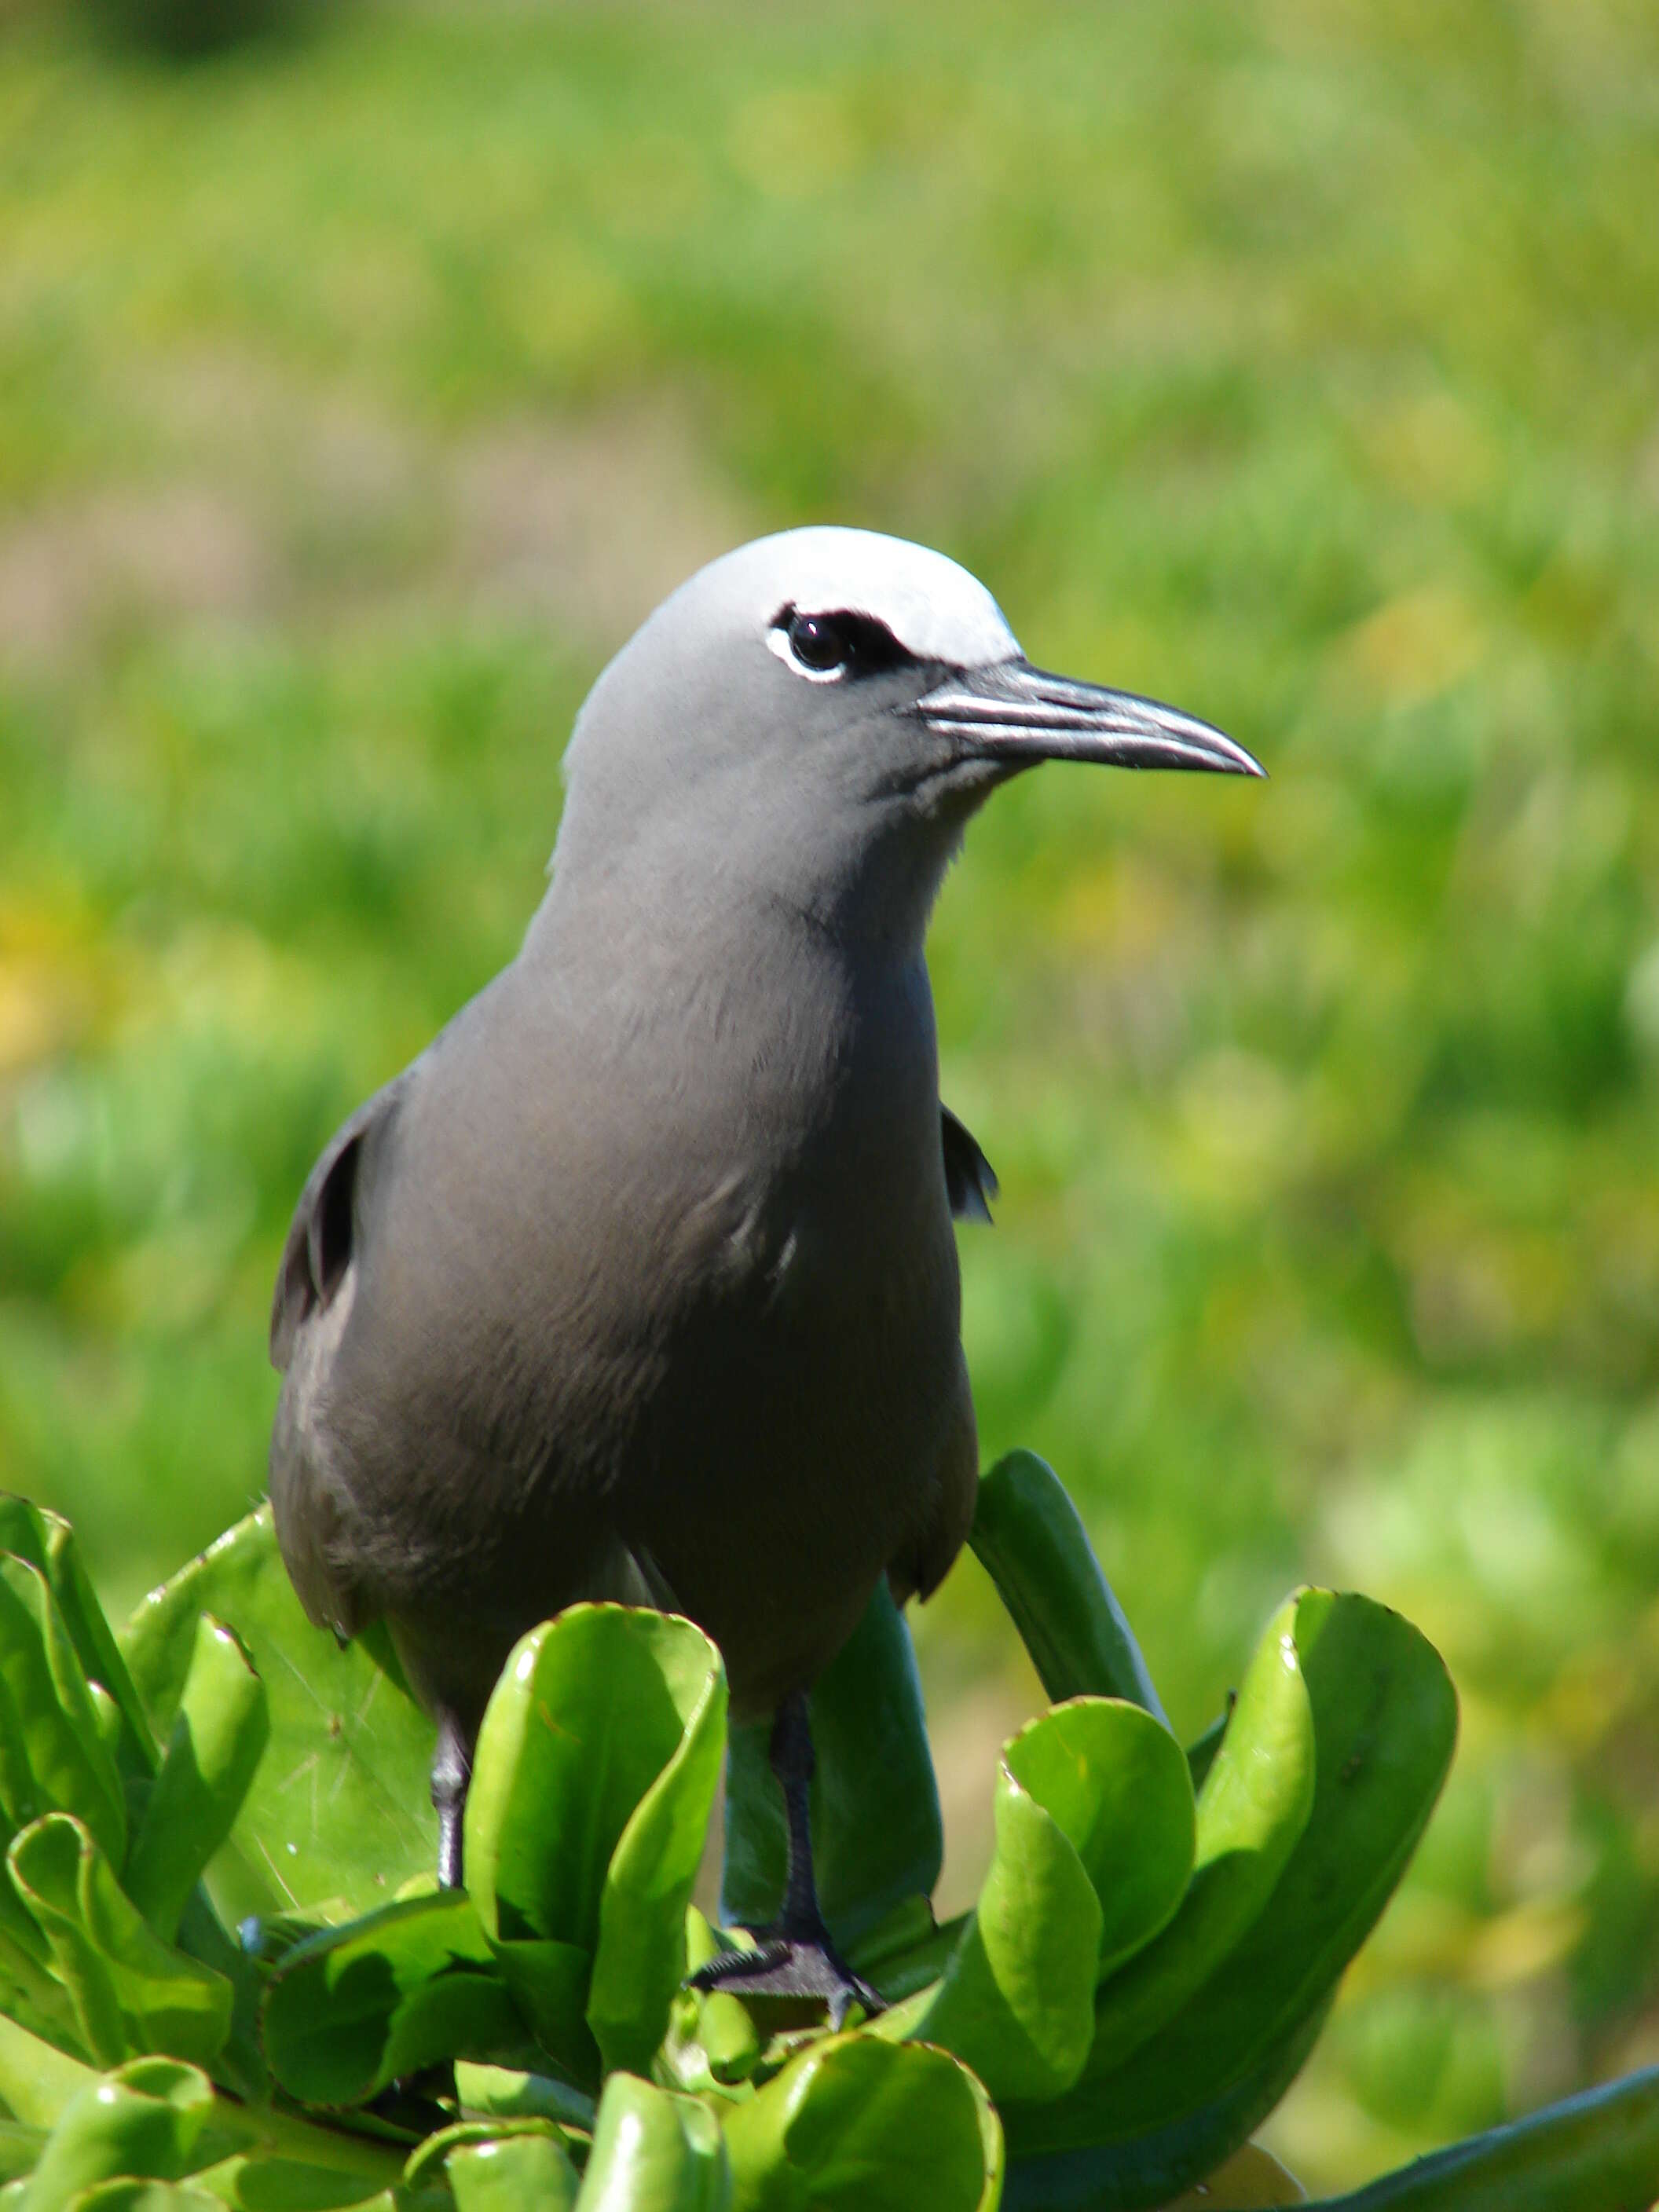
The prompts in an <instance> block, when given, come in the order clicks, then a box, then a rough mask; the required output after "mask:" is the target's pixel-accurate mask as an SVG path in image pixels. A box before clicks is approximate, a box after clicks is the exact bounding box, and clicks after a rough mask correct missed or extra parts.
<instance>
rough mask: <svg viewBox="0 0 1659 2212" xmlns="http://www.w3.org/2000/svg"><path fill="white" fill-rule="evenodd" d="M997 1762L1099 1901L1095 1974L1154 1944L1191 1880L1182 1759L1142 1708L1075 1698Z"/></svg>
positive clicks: (1190, 1829) (1189, 1804)
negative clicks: (1060, 1839)
mask: <svg viewBox="0 0 1659 2212" xmlns="http://www.w3.org/2000/svg"><path fill="white" fill-rule="evenodd" d="M1003 1758H1004V1762H1005V1764H1006V1766H1007V1768H1008V1771H1010V1773H1011V1774H1012V1776H1013V1777H1014V1778H1015V1780H1016V1781H1017V1782H1018V1783H1019V1784H1021V1785H1022V1786H1023V1787H1024V1789H1025V1790H1029V1791H1030V1795H1031V1796H1033V1797H1034V1798H1035V1799H1036V1802H1038V1803H1039V1804H1040V1805H1041V1806H1042V1808H1043V1809H1044V1811H1045V1812H1046V1813H1047V1814H1048V1816H1049V1818H1050V1819H1051V1820H1053V1821H1054V1824H1055V1825H1056V1826H1057V1827H1059V1829H1060V1832H1061V1833H1062V1834H1063V1835H1065V1836H1066V1838H1068V1839H1069V1841H1070V1842H1071V1844H1072V1845H1073V1849H1074V1850H1076V1852H1077V1854H1078V1857H1079V1859H1080V1860H1081V1861H1082V1863H1083V1867H1084V1870H1085V1873H1086V1874H1087V1875H1088V1877H1089V1881H1090V1882H1091V1886H1092V1887H1093V1889H1094V1893H1095V1895H1096V1896H1097V1898H1098V1899H1099V1900H1100V1908H1101V1937H1100V1960H1099V1972H1101V1974H1103V1975H1104V1974H1108V1973H1109V1972H1111V1971H1112V1969H1113V1968H1114V1967H1115V1966H1117V1965H1118V1964H1119V1962H1120V1961H1121V1960H1124V1959H1127V1958H1128V1957H1130V1956H1132V1955H1133V1953H1135V1952H1137V1951H1139V1949H1140V1948H1142V1946H1143V1945H1145V1944H1146V1943H1149V1942H1151V1941H1152V1938H1153V1936H1156V1935H1157V1934H1158V1930H1159V1929H1161V1928H1162V1927H1163V1926H1164V1923H1165V1922H1166V1921H1167V1920H1168V1919H1169V1917H1170V1914H1171V1913H1172V1912H1174V1911H1175V1910H1176V1906H1177V1905H1179V1904H1180V1902H1181V1900H1182V1893H1183V1892H1184V1891H1185V1890H1186V1887H1187V1885H1188V1881H1189V1879H1190V1876H1191V1873H1192V1867H1193V1857H1194V1807H1193V1791H1192V1784H1191V1782H1190V1781H1189V1780H1188V1772H1187V1758H1186V1754H1185V1753H1184V1752H1183V1751H1182V1748H1181V1746H1180V1745H1179V1744H1178V1743H1177V1742H1176V1740H1175V1738H1174V1736H1172V1735H1170V1731H1169V1729H1167V1728H1165V1727H1164V1723H1162V1722H1161V1721H1160V1720H1158V1719H1157V1718H1156V1717H1154V1716H1153V1715H1152V1714H1151V1713H1150V1712H1148V1711H1146V1709H1145V1708H1144V1707H1142V1706H1140V1705H1132V1704H1127V1703H1124V1702H1123V1701H1121V1700H1120V1699H1107V1698H1074V1699H1072V1700H1071V1701H1070V1702H1069V1703H1068V1704H1066V1705H1056V1706H1055V1707H1054V1709H1053V1710H1052V1711H1049V1712H1048V1713H1045V1714H1044V1715H1043V1716H1042V1718H1041V1719H1039V1720H1035V1721H1033V1722H1031V1723H1030V1725H1029V1726H1028V1727H1026V1728H1024V1729H1021V1731H1020V1733H1019V1734H1018V1735H1017V1736H1016V1737H1015V1738H1014V1739H1013V1741H1012V1743H1010V1744H1009V1745H1008V1746H1007V1747H1006V1751H1005V1752H1004V1754H1003Z"/></svg>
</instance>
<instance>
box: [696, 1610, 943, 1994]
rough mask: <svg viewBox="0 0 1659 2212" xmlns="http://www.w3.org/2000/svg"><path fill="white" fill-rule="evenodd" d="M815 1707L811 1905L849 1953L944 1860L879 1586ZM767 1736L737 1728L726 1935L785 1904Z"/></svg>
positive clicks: (908, 1659)
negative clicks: (813, 1892)
mask: <svg viewBox="0 0 1659 2212" xmlns="http://www.w3.org/2000/svg"><path fill="white" fill-rule="evenodd" d="M810 1706H811V1722H812V1747H813V1750H814V1752H815V1753H816V1754H817V1772H816V1773H815V1775H814V1777H813V1779H812V1788H811V1812H812V1857H813V1865H814V1869H815V1871H816V1873H817V1885H818V1902H819V1905H821V1906H822V1908H823V1915H824V1917H825V1919H826V1920H827V1921H828V1922H829V1926H830V1929H832V1931H833V1932H834V1934H835V1936H836V1940H837V1942H840V1943H841V1944H842V1947H843V1948H846V1949H848V1950H855V1949H856V1948H857V1947H858V1945H859V1942H860V1939H861V1938H862V1937H863V1936H866V1934H868V1933H869V1931H870V1930H871V1929H873V1928H875V1927H876V1925H877V1923H878V1922H880V1921H882V1920H884V1918H885V1917H887V1915H888V1914H889V1913H890V1912H891V1911H893V1910H894V1909H895V1907H896V1906H898V1905H902V1903H903V1902H904V1900H905V1899H908V1898H913V1897H922V1898H927V1897H931V1896H932V1894H933V1887H934V1885H935V1884H936V1883H937V1881H939V1868H940V1866H941V1865H942V1863H943V1862H944V1854H945V1829H944V1824H943V1821H942V1820H941V1819H940V1816H939V1789H938V1785H937V1784H936V1783H935V1781H934V1778H933V1759H932V1756H931V1754H930V1753H929V1751H928V1748H927V1723H926V1720H925V1718H924V1716H923V1712H922V1705H921V1678H920V1676H919V1675H918V1674H917V1672H916V1661H915V1649H914V1647H913V1645H912V1644H911V1641H910V1632H909V1629H908V1627H907V1626H906V1625H905V1621H904V1617H903V1615H902V1613H900V1612H899V1610H898V1608H897V1607H896V1605H895V1604H894V1603H893V1601H892V1598H891V1596H890V1595H889V1592H888V1589H887V1585H886V1584H885V1583H878V1585H877V1587H876V1590H875V1593H874V1595H872V1598H871V1600H870V1603H869V1605H868V1606H867V1607H866V1610H865V1613H864V1618H863V1620H861V1621H860V1624H859V1626H858V1627H857V1628H856V1629H855V1630H854V1632H853V1635H852V1638H850V1640H849V1641H848V1643H847V1644H845V1645H844V1646H843V1647H842V1650H841V1651H840V1652H839V1653H838V1654H837V1655H836V1657H835V1658H834V1659H833V1660H831V1662H830V1663H829V1666H828V1667H827V1668H825V1670H824V1672H823V1674H822V1675H821V1676H820V1677H819V1679H818V1680H817V1682H816V1683H815V1684H814V1686H813V1688H812V1692H811V1699H810ZM770 1739H771V1723H769V1721H757V1722H750V1723H742V1724H739V1725H738V1726H737V1727H734V1728H733V1729H732V1743H731V1751H730V1755H729V1757H728V1759H727V1760H726V1844H725V1850H726V1857H725V1864H724V1868H723V1869H722V1874H721V1881H720V1917H721V1919H722V1920H723V1921H724V1923H726V1926H727V1927H729V1928H759V1927H763V1926H764V1925H765V1924H766V1923H768V1922H769V1920H771V1919H773V1918H774V1917H775V1915H776V1913H777V1911H778V1907H779V1905H780V1904H781V1902H782V1899H783V1879H784V1866H785V1861H786V1857H787V1843H786V1833H785V1827H784V1815H783V1800H782V1796H781V1792H780V1791H779V1789H778V1785H777V1783H776V1781H775V1779H774V1778H773V1774H772V1769H771V1765H770V1761H769V1755H768V1753H769V1743H770Z"/></svg>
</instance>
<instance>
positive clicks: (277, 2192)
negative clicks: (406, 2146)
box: [193, 2099, 412, 2212]
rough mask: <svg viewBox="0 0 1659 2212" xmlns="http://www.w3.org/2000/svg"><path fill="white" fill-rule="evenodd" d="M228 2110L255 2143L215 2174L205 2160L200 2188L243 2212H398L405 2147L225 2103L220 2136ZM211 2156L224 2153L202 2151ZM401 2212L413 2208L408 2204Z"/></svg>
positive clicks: (219, 2115)
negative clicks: (369, 2211) (363, 2211)
mask: <svg viewBox="0 0 1659 2212" xmlns="http://www.w3.org/2000/svg"><path fill="white" fill-rule="evenodd" d="M227 2111H229V2112H231V2113H232V2114H233V2115H234V2117H235V2118H239V2119H240V2122H241V2123H242V2125H243V2127H244V2130H245V2131H246V2134H247V2135H248V2136H250V2137H251V2138H252V2141H251V2142H249V2143H248V2144H247V2146H246V2148H241V2149H237V2150H234V2151H233V2154H232V2155H230V2156H229V2157H227V2158H216V2160H215V2162H214V2163H213V2164H212V2165H211V2166H209V2165H207V2164H206V2163H205V2160H204V2162H203V2166H202V2171H201V2172H198V2173H197V2174H196V2175H194V2176H193V2185H194V2186H195V2187H197V2188H198V2189H205V2190H207V2191H210V2192H211V2193H212V2195H214V2196H215V2197H218V2198H219V2199H220V2200H221V2201H222V2203H226V2204H229V2205H231V2206H234V2207H235V2208H236V2212H338V2209H339V2208H343V2207H347V2206H349V2207H351V2208H354V2212H356V2208H358V2207H368V2208H373V2212H392V2196H391V2191H392V2189H393V2188H394V2187H396V2185H398V2180H399V2178H400V2176H401V2173H402V2170H403V2166H404V2150H403V2148H402V2147H401V2146H399V2145H396V2144H393V2143H390V2142H378V2141H376V2140H375V2139H374V2138H373V2137H372V2136H367V2135H356V2134H348V2133H346V2132H345V2130H343V2129H341V2128H338V2127H335V2126H324V2125H319V2124H318V2123H317V2122H315V2121H314V2120H311V2119H306V2118H301V2116H300V2115H299V2114H298V2113H295V2112H288V2111H285V2110H283V2108H282V2107H281V2106H270V2105H267V2106H262V2107H260V2108H258V2110H255V2111H248V2110H246V2108H236V2107H227V2106H226V2104H225V2101H224V2100H223V2099H221V2100H220V2101H219V2104H218V2106H216V2111H215V2114H214V2118H213V2122H212V2124H211V2125H212V2131H213V2133H214V2134H215V2135H217V2134H218V2132H219V2131H220V2129H221V2127H222V2122H223V2119H224V2117H225V2115H226V2113H227ZM202 2148H209V2149H216V2144H212V2143H210V2144H208V2145H206V2146H198V2155H199V2154H200V2151H201V2149H202ZM398 2212H412V2207H411V2206H410V2205H407V2204H404V2203H400V2204H399V2206H398Z"/></svg>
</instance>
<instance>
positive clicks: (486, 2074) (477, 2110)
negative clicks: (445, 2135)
mask: <svg viewBox="0 0 1659 2212" xmlns="http://www.w3.org/2000/svg"><path fill="white" fill-rule="evenodd" d="M455 2098H456V2101H457V2103H458V2104H459V2106H460V2108H461V2110H462V2112H464V2113H465V2115H466V2117H467V2118H469V2119H472V2118H483V2119H504V2120H515V2119H517V2120H529V2119H543V2120H555V2121H556V2122H557V2123H558V2124H559V2125H560V2126H561V2127H563V2128H580V2129H582V2130H586V2131H588V2132H591V2131H592V2126H593V2100H592V2098H591V2097H587V2096H584V2095H583V2094H582V2093H581V2091H580V2090H579V2089H573V2088H572V2087H570V2085H569V2084H568V2082H566V2081H555V2080H554V2079H553V2078H552V2076H551V2075H546V2074H535V2073H527V2072H525V2071H523V2070H522V2069H519V2068H517V2067H512V2066H491V2065H488V2064H485V2063H479V2062H477V2061H474V2060H471V2059H459V2060H458V2061H457V2062H456V2066H455Z"/></svg>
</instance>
